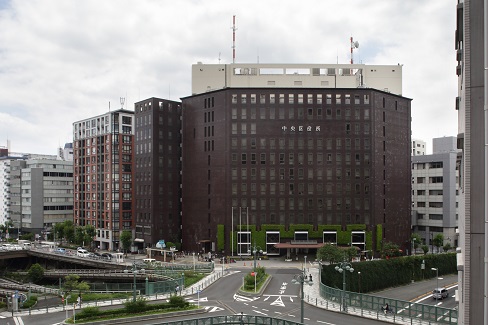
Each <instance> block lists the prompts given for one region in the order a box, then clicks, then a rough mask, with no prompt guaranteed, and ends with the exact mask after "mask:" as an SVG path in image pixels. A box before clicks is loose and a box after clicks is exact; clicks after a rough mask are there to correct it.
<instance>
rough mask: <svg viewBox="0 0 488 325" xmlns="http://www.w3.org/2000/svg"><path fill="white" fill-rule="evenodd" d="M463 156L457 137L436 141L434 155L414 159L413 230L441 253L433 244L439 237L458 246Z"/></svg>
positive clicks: (436, 139)
mask: <svg viewBox="0 0 488 325" xmlns="http://www.w3.org/2000/svg"><path fill="white" fill-rule="evenodd" d="M460 155H461V151H460V150H458V149H457V148H456V137H444V138H434V139H433V154H431V155H421V156H418V155H417V156H412V229H413V232H414V233H418V234H420V236H421V237H422V239H423V242H424V243H425V244H427V245H428V246H429V250H430V251H436V250H437V249H436V248H435V247H434V246H433V244H432V240H433V238H435V236H436V235H437V234H442V235H443V236H444V244H447V243H449V244H450V245H451V247H456V246H457V245H458V239H457V235H456V229H457V226H458V205H459V203H458V198H459V188H458V183H457V180H458V177H459V169H458V168H457V167H458V165H457V164H456V163H457V160H458V157H459V156H460Z"/></svg>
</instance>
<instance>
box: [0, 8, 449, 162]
mask: <svg viewBox="0 0 488 325" xmlns="http://www.w3.org/2000/svg"><path fill="white" fill-rule="evenodd" d="M455 5H456V2H455V1H454V0H452V1H445V0H433V1H427V2H425V1H421V0H409V1H400V0H377V1H372V2H368V3H367V5H366V4H365V2H364V1H359V0H328V1H320V0H310V1H301V2H287V3H286V5H284V3H283V1H277V0H270V1H258V0H249V1H246V2H238V1H228V0H215V1H211V2H204V1H196V0H195V1H190V0H180V1H155V0H141V1H130V0H117V1H115V0H106V1H96V0H85V1H75V0H64V1H56V0H42V1H41V0H31V1H21V0H12V1H1V0H0V117H1V120H0V125H1V127H0V145H4V144H6V139H7V137H8V138H9V139H10V140H11V143H12V149H13V150H14V151H17V152H37V153H46V154H47V153H51V154H55V153H56V147H57V146H58V145H59V144H60V143H61V145H62V144H63V143H64V142H67V141H70V136H71V132H72V123H73V122H75V121H77V120H81V119H85V118H88V117H90V116H94V115H99V114H103V113H105V112H107V111H108V105H109V104H108V103H109V102H110V105H111V107H112V108H118V107H119V106H120V104H119V98H120V97H126V103H127V106H126V107H127V108H129V109H132V108H133V103H134V102H136V101H139V100H142V99H145V98H148V97H163V98H170V99H173V100H177V99H179V98H180V97H185V96H188V95H190V94H191V65H192V64H194V63H196V62H198V61H202V62H204V63H218V62H219V58H220V62H221V63H231V62H232V29H231V27H232V16H233V15H236V20H237V28H238V29H237V31H236V60H237V62H245V63H248V62H257V61H258V60H259V62H261V63H336V62H339V63H347V62H349V60H350V48H349V46H350V45H349V37H351V36H353V37H354V40H357V41H359V43H360V47H359V49H357V50H355V52H354V60H355V62H357V63H359V62H362V63H366V64H397V63H401V64H403V65H404V67H403V73H404V74H403V95H404V96H406V97H409V98H412V99H413V102H412V115H413V120H412V127H413V136H414V137H416V138H422V139H424V140H426V141H430V139H431V138H432V137H438V136H444V135H456V133H457V122H456V112H455V111H454V107H453V105H454V97H455V96H456V84H457V80H456V76H455V73H454V71H455V70H454V69H455V60H454V46H453V43H454V40H453V36H452V35H453V31H454V29H455V26H454V25H455V17H454V14H455ZM433 120H436V121H438V122H439V123H435V124H433V123H432V121H433ZM8 123H15V124H14V125H16V126H17V127H14V126H13V125H7V126H5V125H6V124H8ZM433 125H436V126H435V127H434V126H433ZM53 130H56V131H55V132H53ZM39 139H43V140H42V141H39Z"/></svg>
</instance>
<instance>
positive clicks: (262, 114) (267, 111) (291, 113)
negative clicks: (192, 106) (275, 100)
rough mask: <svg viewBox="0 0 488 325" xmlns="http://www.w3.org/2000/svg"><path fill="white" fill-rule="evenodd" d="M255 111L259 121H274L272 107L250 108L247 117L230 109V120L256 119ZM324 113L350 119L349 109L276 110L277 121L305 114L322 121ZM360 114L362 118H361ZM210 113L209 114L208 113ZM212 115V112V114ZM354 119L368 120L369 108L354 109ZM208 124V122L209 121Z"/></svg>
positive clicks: (301, 116)
mask: <svg viewBox="0 0 488 325" xmlns="http://www.w3.org/2000/svg"><path fill="white" fill-rule="evenodd" d="M257 111H259V119H260V120H265V119H270V120H274V119H276V111H275V108H274V107H259V108H255V107H252V108H250V109H249V116H248V109H247V108H245V107H243V108H239V109H237V108H232V110H231V118H232V119H233V120H237V119H241V120H246V119H247V118H248V117H249V118H250V119H251V120H255V119H257ZM324 111H325V118H326V119H336V120H341V119H342V116H343V115H344V119H345V120H350V119H351V109H350V108H346V109H345V110H344V113H343V110H342V109H340V108H335V109H332V108H326V109H322V108H321V107H315V108H312V107H309V108H306V109H305V108H304V107H298V108H295V107H289V108H288V109H285V108H284V107H280V108H278V118H277V119H279V120H284V119H285V118H288V119H290V120H295V119H304V118H305V113H306V117H307V119H309V120H312V119H323V116H324ZM286 112H288V113H286ZM361 112H362V116H361ZM209 113H210V112H209ZM212 113H213V112H212ZM354 119H355V120H361V119H364V120H369V119H370V111H369V108H364V109H360V108H356V109H354ZM205 122H207V115H206V114H205ZM209 122H210V121H209ZM212 122H213V114H212Z"/></svg>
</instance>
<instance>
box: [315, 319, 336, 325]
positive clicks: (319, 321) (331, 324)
mask: <svg viewBox="0 0 488 325" xmlns="http://www.w3.org/2000/svg"><path fill="white" fill-rule="evenodd" d="M317 323H322V324H327V325H335V324H334V323H328V322H323V321H321V320H318V321H317Z"/></svg>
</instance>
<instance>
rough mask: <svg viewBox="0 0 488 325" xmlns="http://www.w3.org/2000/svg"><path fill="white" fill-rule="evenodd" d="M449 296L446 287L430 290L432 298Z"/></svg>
mask: <svg viewBox="0 0 488 325" xmlns="http://www.w3.org/2000/svg"><path fill="white" fill-rule="evenodd" d="M448 296H449V292H448V291H447V289H446V288H435V289H434V290H432V298H434V299H436V300H437V299H444V298H447V297H448Z"/></svg>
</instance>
